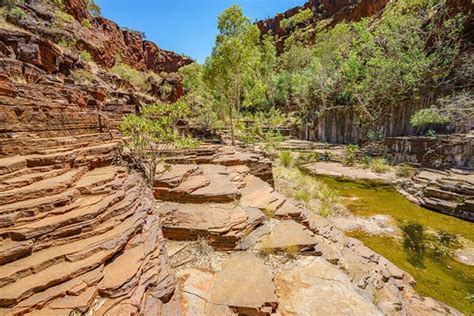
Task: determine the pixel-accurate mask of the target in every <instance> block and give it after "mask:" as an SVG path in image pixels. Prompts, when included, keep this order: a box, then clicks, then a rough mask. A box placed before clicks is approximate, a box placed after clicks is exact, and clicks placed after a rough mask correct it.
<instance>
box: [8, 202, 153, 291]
mask: <svg viewBox="0 0 474 316" xmlns="http://www.w3.org/2000/svg"><path fill="white" fill-rule="evenodd" d="M136 209H137V208H134V209H133V210H131V212H129V214H127V215H128V216H127V217H125V218H123V219H122V220H119V221H118V222H115V221H112V222H111V223H110V224H109V225H108V226H109V227H107V229H105V230H104V229H97V231H96V233H95V234H93V235H91V236H89V237H87V238H81V239H77V240H74V241H71V242H68V243H65V244H62V245H56V246H55V247H50V248H45V249H43V250H40V251H36V252H32V253H31V254H30V255H29V256H26V257H23V258H21V259H18V260H16V261H13V262H11V263H7V264H5V265H4V266H2V270H1V271H0V288H1V287H3V286H5V285H8V284H11V283H14V282H17V281H18V280H19V279H21V278H23V277H26V276H29V275H30V274H32V273H34V274H36V273H38V272H39V271H41V270H43V269H45V268H47V267H49V266H54V265H56V264H58V263H60V262H63V261H68V262H73V261H77V260H81V259H83V258H85V257H88V256H91V255H92V254H94V253H95V252H97V251H99V250H101V249H102V250H107V249H111V248H114V247H116V246H119V245H122V246H123V245H125V244H126V242H127V241H128V240H129V239H130V238H131V237H132V236H133V235H134V234H135V233H136V232H137V231H138V229H139V228H140V227H142V226H143V224H144V219H143V218H142V215H143V214H140V212H137V210H136ZM130 214H131V215H130ZM17 245H18V247H19V246H20V245H19V244H18V243H17Z"/></svg>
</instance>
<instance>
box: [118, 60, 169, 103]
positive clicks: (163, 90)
mask: <svg viewBox="0 0 474 316" xmlns="http://www.w3.org/2000/svg"><path fill="white" fill-rule="evenodd" d="M110 72H111V73H113V74H115V75H117V76H119V77H120V78H122V79H124V80H127V81H129V82H130V83H131V84H132V85H133V86H134V87H135V88H137V89H139V90H140V91H142V92H147V91H149V90H150V88H151V82H153V81H154V82H161V81H162V78H161V77H160V76H158V75H157V74H155V73H153V72H151V71H150V72H146V73H144V72H141V71H138V70H136V69H135V68H133V67H131V66H129V65H127V64H124V63H122V62H116V63H115V65H114V66H113V67H112V68H111V69H110ZM172 89H173V87H170V85H169V84H163V85H162V86H160V94H161V97H167V96H168V95H169V94H170V93H171V92H172Z"/></svg>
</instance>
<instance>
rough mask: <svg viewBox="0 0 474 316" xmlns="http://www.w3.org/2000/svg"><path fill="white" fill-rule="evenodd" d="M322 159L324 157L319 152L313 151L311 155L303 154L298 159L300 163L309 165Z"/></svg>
mask: <svg viewBox="0 0 474 316" xmlns="http://www.w3.org/2000/svg"><path fill="white" fill-rule="evenodd" d="M321 158H322V155H321V154H320V153H319V152H317V151H312V152H309V153H301V154H300V155H299V157H298V162H299V163H301V164H308V163H311V162H318V161H320V160H321Z"/></svg>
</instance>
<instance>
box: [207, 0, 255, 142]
mask: <svg viewBox="0 0 474 316" xmlns="http://www.w3.org/2000/svg"><path fill="white" fill-rule="evenodd" d="M218 30H219V33H218V35H217V37H216V44H215V47H214V48H213V51H212V54H211V56H210V57H209V58H208V59H207V60H206V62H205V64H204V80H205V81H206V83H207V84H208V85H210V86H211V87H212V89H213V90H214V92H215V94H216V95H218V99H219V98H220V99H221V101H222V103H224V106H225V109H226V112H227V115H228V118H229V124H230V132H231V139H232V144H233V145H234V144H235V135H234V127H235V125H234V124H235V117H236V113H237V114H238V112H239V111H240V108H241V106H242V100H243V98H244V95H245V93H246V92H247V91H250V90H251V89H252V88H253V87H254V86H253V83H254V81H253V80H252V78H253V77H254V76H255V72H256V71H258V68H259V62H260V50H259V47H258V44H259V40H260V31H259V29H258V27H257V26H256V25H254V24H252V23H251V21H250V19H249V18H247V17H245V16H244V15H243V12H242V9H241V8H240V7H239V6H237V5H233V6H231V7H229V8H228V9H226V10H225V11H224V12H223V13H222V14H221V15H220V16H219V19H218Z"/></svg>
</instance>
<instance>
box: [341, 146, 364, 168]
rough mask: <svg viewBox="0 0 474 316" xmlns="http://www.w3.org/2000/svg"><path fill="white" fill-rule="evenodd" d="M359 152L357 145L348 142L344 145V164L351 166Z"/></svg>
mask: <svg viewBox="0 0 474 316" xmlns="http://www.w3.org/2000/svg"><path fill="white" fill-rule="evenodd" d="M359 152H360V148H359V146H358V145H353V144H349V145H347V146H346V149H345V155H344V159H343V164H344V165H345V166H353V165H354V163H355V162H356V160H357V155H358V154H359Z"/></svg>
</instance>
